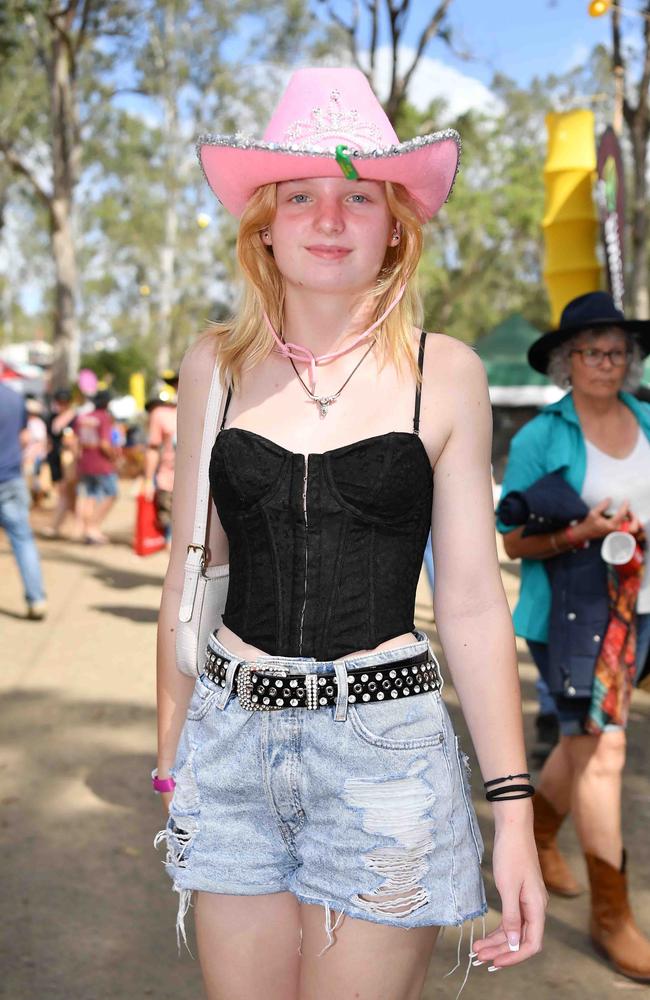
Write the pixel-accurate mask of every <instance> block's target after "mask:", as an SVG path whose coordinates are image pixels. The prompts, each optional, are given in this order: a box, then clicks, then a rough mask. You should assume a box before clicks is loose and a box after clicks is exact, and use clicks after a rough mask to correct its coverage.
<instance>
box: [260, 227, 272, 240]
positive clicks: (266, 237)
mask: <svg viewBox="0 0 650 1000" xmlns="http://www.w3.org/2000/svg"><path fill="white" fill-rule="evenodd" d="M262 239H263V240H264V242H265V243H270V242H271V232H270V230H268V229H263V230H262Z"/></svg>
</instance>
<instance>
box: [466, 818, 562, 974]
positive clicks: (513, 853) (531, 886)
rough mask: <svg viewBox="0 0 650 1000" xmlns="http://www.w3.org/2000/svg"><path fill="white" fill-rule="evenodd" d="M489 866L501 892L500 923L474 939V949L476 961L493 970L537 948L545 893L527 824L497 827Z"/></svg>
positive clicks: (538, 946) (523, 956)
mask: <svg viewBox="0 0 650 1000" xmlns="http://www.w3.org/2000/svg"><path fill="white" fill-rule="evenodd" d="M492 866H493V872H494V881H495V883H496V887H497V889H498V891H499V895H500V896H501V910H502V914H501V923H500V924H499V926H498V927H497V928H496V930H494V931H492V933H491V934H488V935H487V936H486V937H485V938H482V939H480V940H478V941H474V952H475V953H476V961H479V962H484V963H489V965H490V968H491V969H495V970H496V969H502V968H507V967H508V966H510V965H518V964H519V963H520V962H524V961H525V960H526V959H527V958H531V957H532V956H533V955H536V954H537V953H538V952H540V951H541V949H542V937H543V935H544V921H545V919H546V906H547V903H548V894H547V892H546V888H545V886H544V882H543V880H542V873H541V871H540V869H539V861H538V858H537V849H536V847H535V841H534V839H533V836H532V830H531V829H530V827H529V826H528V825H526V827H523V828H522V827H518V826H509V827H507V828H506V829H503V830H497V832H496V837H495V841H494V851H493V855H492Z"/></svg>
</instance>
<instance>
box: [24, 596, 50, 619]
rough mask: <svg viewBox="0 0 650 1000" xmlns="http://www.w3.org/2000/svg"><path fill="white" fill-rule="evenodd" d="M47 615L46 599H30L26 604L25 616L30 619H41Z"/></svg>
mask: <svg viewBox="0 0 650 1000" xmlns="http://www.w3.org/2000/svg"><path fill="white" fill-rule="evenodd" d="M46 615H47V601H32V603H31V604H28V605H27V617H28V618H29V620H30V621H33V622H40V621H43V619H44V618H45V616H46Z"/></svg>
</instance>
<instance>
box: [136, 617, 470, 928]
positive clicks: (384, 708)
mask: <svg viewBox="0 0 650 1000" xmlns="http://www.w3.org/2000/svg"><path fill="white" fill-rule="evenodd" d="M415 636H416V639H417V642H416V643H415V644H412V645H409V646H406V647H401V648H400V649H391V650H388V651H384V652H379V653H370V654H365V655H363V656H359V657H356V658H354V659H348V660H344V661H341V662H340V663H337V664H334V663H332V662H318V661H316V660H314V659H309V658H286V657H269V658H268V659H267V658H264V659H263V660H257V661H255V663H256V666H257V668H258V669H260V670H263V669H264V666H268V665H271V664H280V665H282V666H283V667H285V668H287V669H288V670H289V672H290V673H317V674H334V673H335V672H336V673H337V674H338V675H339V677H343V678H345V677H346V671H347V670H351V669H358V668H363V667H372V666H375V665H378V664H382V665H383V664H389V663H391V662H394V661H397V660H399V659H400V658H404V657H405V656H411V655H416V654H418V653H422V652H424V651H425V650H427V649H429V643H428V640H427V638H426V636H425V635H424V634H423V633H421V632H416V633H415ZM210 648H211V649H212V650H213V651H214V652H215V653H217V655H220V656H224V657H228V658H230V659H231V660H233V661H234V663H233V664H231V667H230V668H229V672H228V674H229V678H230V683H228V681H227V682H226V686H225V687H223V688H222V687H220V686H219V685H218V684H216V683H215V682H214V681H212V680H211V679H210V678H209V677H207V676H206V675H205V674H202V675H201V676H200V677H199V678H198V679H197V681H196V686H195V689H194V693H193V695H192V699H191V702H190V705H189V709H188V712H187V719H186V722H185V725H184V727H183V731H182V734H181V737H180V741H179V746H178V752H177V755H176V760H175V763H174V767H173V769H172V774H173V776H174V778H175V779H176V788H175V791H174V795H173V799H172V802H171V808H170V816H169V820H168V823H167V826H166V828H165V829H164V830H161V831H160V833H159V834H158V835H157V837H156V845H158V844H159V843H160V842H161V841H163V840H164V841H166V845H167V858H166V862H165V865H166V868H167V872H168V874H169V875H170V877H171V879H172V880H173V885H174V889H175V890H176V891H177V892H178V893H179V894H180V900H179V911H178V919H177V931H178V932H179V934H181V935H182V936H183V938H185V929H184V917H185V914H186V912H187V909H188V907H189V905H190V899H191V893H192V892H193V891H197V890H198V891H204V892H216V893H227V894H232V895H260V894H264V893H272V892H287V891H288V892H291V893H293V894H294V895H295V896H296V897H297V899H299V900H300V901H302V902H305V903H314V904H320V905H322V906H323V907H324V908H325V916H326V923H325V926H326V929H327V930H328V933H329V931H330V928H331V924H330V914H331V913H332V911H334V912H335V913H336V914H338V915H339V919H341V916H340V915H349V916H350V917H354V918H360V919H363V920H370V921H374V922H376V923H380V924H391V925H394V926H396V927H421V926H430V925H435V926H440V925H445V924H452V925H457V924H462V923H463V922H465V921H466V920H472V919H474V918H476V917H478V916H480V915H482V914H484V913H485V911H486V909H487V906H486V902H485V892H484V887H483V880H482V877H481V871H480V864H481V859H482V855H483V842H482V839H481V834H480V831H479V827H478V823H477V820H476V814H475V812H474V808H473V806H472V802H471V798H470V791H469V780H468V764H467V757H466V755H465V754H464V753H463V751H462V750H461V748H460V745H459V742H458V738H457V737H456V735H455V734H454V730H453V728H452V724H451V720H450V718H449V714H448V712H447V709H446V707H445V704H444V702H443V700H442V698H441V696H440V692H435V693H431V692H429V693H427V694H421V695H417V696H415V697H412V698H400V699H398V700H394V701H390V702H372V703H370V704H349V705H348V704H345V707H344V708H343V709H342V710H341V708H340V707H338V706H337V707H327V708H318V709H316V710H307V709H305V708H284V709H280V710H277V711H272V712H249V711H247V710H245V709H243V708H242V707H241V706H240V704H239V701H238V699H237V697H236V696H235V695H234V694H233V693H232V673H233V672H234V669H235V666H236V665H237V661H236V658H235V657H233V655H232V654H231V653H230V652H229V651H228V650H227V649H225V648H224V647H223V646H222V645H221V644H220V643H219V642H218V640H217V639H216V638H215V636H214V635H213V636H212V637H211V639H210ZM431 655H432V656H433V654H431ZM249 663H250V661H249ZM342 700H343V699H339V703H341V701H342ZM345 701H346V702H347V698H346V699H345Z"/></svg>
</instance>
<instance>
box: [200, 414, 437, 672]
mask: <svg viewBox="0 0 650 1000" xmlns="http://www.w3.org/2000/svg"><path fill="white" fill-rule="evenodd" d="M210 488H211V491H212V497H213V499H214V502H215V505H216V508H217V511H218V513H219V517H220V519H221V523H222V524H223V527H224V530H225V532H226V534H227V536H228V542H229V547H230V559H229V561H230V582H229V588H228V600H227V604H226V610H225V614H224V618H223V620H224V624H225V625H227V626H228V628H230V629H232V631H233V632H235V633H236V634H237V635H238V636H239V637H240V638H241V639H243V640H244V641H245V642H247V643H250V644H251V645H253V646H257V647H258V648H259V649H262V650H263V651H264V652H265V653H269V654H275V655H278V656H312V657H315V658H316V659H318V660H333V659H336V658H337V657H340V656H344V655H346V654H347V653H350V652H353V651H355V650H358V649H374V648H375V646H377V645H378V644H379V643H381V642H383V641H385V640H386V639H390V638H393V637H394V636H396V635H401V634H402V633H405V632H409V631H411V630H412V629H413V627H414V625H413V614H414V608H415V591H416V587H417V582H418V577H419V574H420V567H421V565H422V557H423V554H424V547H425V545H426V542H427V538H428V534H429V526H430V523H431V502H432V496H433V473H432V470H431V464H430V462H429V458H428V455H427V453H426V450H425V448H424V445H423V444H422V441H421V440H420V438H419V437H418V435H417V434H411V433H407V432H397V431H391V432H390V433H388V434H381V435H377V436H376V437H370V438H366V439H364V440H362V441H356V442H354V443H353V444H349V445H345V446H344V447H342V448H334V449H332V450H331V451H327V452H324V453H323V454H316V455H309V456H308V457H307V458H305V456H304V455H301V454H294V453H293V452H290V451H287V449H286V448H283V447H282V446H281V445H278V444H276V443H275V442H273V441H270V440H268V438H265V437H262V436H261V435H259V434H255V433H254V432H253V431H247V430H243V429H241V428H238V427H232V428H227V429H226V430H222V431H220V433H219V434H218V436H217V439H216V441H215V444H214V447H213V449H212V457H211V462H210Z"/></svg>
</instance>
